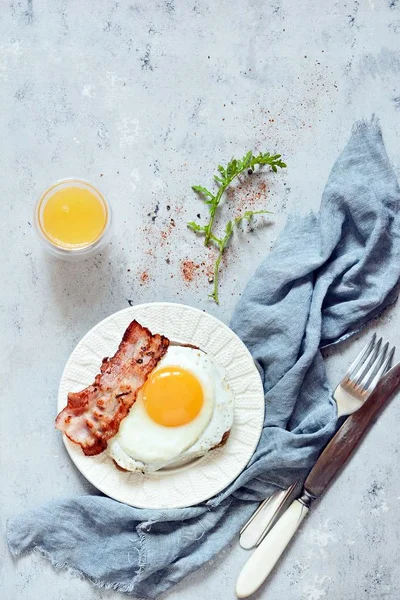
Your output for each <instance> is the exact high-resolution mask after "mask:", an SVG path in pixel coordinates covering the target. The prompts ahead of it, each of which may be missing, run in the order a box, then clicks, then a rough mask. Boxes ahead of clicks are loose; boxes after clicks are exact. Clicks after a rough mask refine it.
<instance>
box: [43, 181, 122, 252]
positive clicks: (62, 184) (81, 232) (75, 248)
mask: <svg viewBox="0 0 400 600" xmlns="http://www.w3.org/2000/svg"><path fill="white" fill-rule="evenodd" d="M35 226H36V231H37V232H38V234H39V237H40V240H41V242H42V244H43V246H44V247H45V249H46V250H47V251H48V252H50V254H52V255H53V256H57V257H59V258H65V259H67V260H74V259H79V258H87V257H89V256H92V255H93V254H96V253H97V252H99V251H100V250H102V249H103V248H104V246H105V245H106V243H107V242H108V240H109V237H110V229H111V209H110V206H109V204H108V202H107V201H106V200H105V198H104V196H103V195H102V194H101V193H100V192H99V190H97V189H96V188H95V187H94V186H93V185H92V184H91V183H88V182H87V181H84V180H83V179H62V180H60V181H57V183H55V184H53V185H52V186H50V187H49V188H48V189H47V190H46V191H45V192H44V193H43V194H42V195H41V197H40V198H39V201H38V203H37V204H36V208H35Z"/></svg>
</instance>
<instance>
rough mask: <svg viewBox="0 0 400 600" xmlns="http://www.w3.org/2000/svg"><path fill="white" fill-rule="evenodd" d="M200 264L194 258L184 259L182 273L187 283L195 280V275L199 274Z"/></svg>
mask: <svg viewBox="0 0 400 600" xmlns="http://www.w3.org/2000/svg"><path fill="white" fill-rule="evenodd" d="M199 268H200V265H196V263H194V262H193V261H192V260H183V261H182V262H181V273H182V277H183V280H184V281H185V282H186V283H190V282H191V281H193V279H194V277H195V276H196V275H197V272H198V269H199Z"/></svg>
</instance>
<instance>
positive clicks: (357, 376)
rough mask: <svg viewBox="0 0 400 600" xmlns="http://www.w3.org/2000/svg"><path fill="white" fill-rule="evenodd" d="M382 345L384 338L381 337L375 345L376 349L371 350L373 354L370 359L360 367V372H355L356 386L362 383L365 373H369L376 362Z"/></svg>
mask: <svg viewBox="0 0 400 600" xmlns="http://www.w3.org/2000/svg"><path fill="white" fill-rule="evenodd" d="M381 345H382V338H379V340H378V341H377V342H376V344H375V346H374V349H373V350H372V352H371V355H370V356H369V357H368V360H367V361H365V364H364V365H362V367H361V368H360V370H359V371H358V373H356V374H355V376H354V385H355V386H359V385H360V383H361V381H362V380H363V379H364V377H365V375H366V374H367V373H368V371H369V370H370V368H371V367H372V365H373V364H374V362H375V360H376V357H377V356H378V354H379V351H380V349H381Z"/></svg>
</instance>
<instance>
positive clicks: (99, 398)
mask: <svg viewBox="0 0 400 600" xmlns="http://www.w3.org/2000/svg"><path fill="white" fill-rule="evenodd" d="M168 346H169V340H168V339H167V338H165V337H163V336H162V335H158V334H156V335H153V334H152V333H151V332H150V331H149V330H148V329H146V328H145V327H142V325H140V323H138V322H137V321H132V323H130V325H129V326H128V328H127V330H126V331H125V333H124V336H123V338H122V341H121V343H120V345H119V347H118V350H117V352H116V353H115V354H114V356H113V357H112V358H104V359H103V362H102V365H101V367H100V373H99V374H98V375H96V377H95V380H94V383H93V384H92V385H90V386H89V387H87V388H85V389H84V390H82V391H81V392H77V393H74V392H70V393H69V394H68V404H67V406H66V407H65V408H64V409H63V410H62V411H61V412H60V413H59V415H58V416H57V418H56V427H57V429H60V430H61V431H62V432H64V433H65V435H66V436H67V437H68V438H69V439H70V440H71V441H72V442H75V443H76V444H79V445H80V446H81V448H82V450H83V452H84V454H86V455H87V456H94V455H95V454H100V453H101V452H103V450H105V449H106V447H107V441H108V440H109V439H110V438H112V437H113V436H114V435H115V434H116V433H117V432H118V429H119V425H120V423H121V421H122V419H123V418H124V417H126V415H127V414H128V412H129V409H130V408H131V406H132V405H133V404H134V402H135V401H136V396H137V393H138V391H139V390H140V388H141V387H142V386H143V384H144V383H145V381H146V379H147V377H148V376H149V375H150V373H151V372H152V370H153V369H154V368H155V367H156V365H157V363H158V362H159V360H160V359H161V358H162V357H163V356H164V354H165V353H166V351H167V349H168Z"/></svg>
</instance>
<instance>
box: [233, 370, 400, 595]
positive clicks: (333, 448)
mask: <svg viewBox="0 0 400 600" xmlns="http://www.w3.org/2000/svg"><path fill="white" fill-rule="evenodd" d="M399 386H400V363H398V364H397V365H395V366H394V367H392V368H391V369H390V371H388V373H387V374H386V375H385V377H384V378H383V379H382V381H381V382H380V383H379V384H378V385H377V387H376V389H375V391H374V392H373V393H372V394H371V396H370V397H369V398H368V400H367V401H366V402H365V403H364V404H363V406H362V407H361V408H360V409H359V410H358V411H357V412H355V413H353V414H352V415H350V416H349V417H348V418H347V419H346V421H345V422H344V423H343V425H342V426H341V427H340V429H339V430H338V432H337V433H336V435H335V436H334V437H333V438H332V440H331V441H330V442H329V444H328V445H327V446H326V448H325V450H324V451H323V452H322V454H321V455H320V457H319V459H318V460H317V462H316V463H315V465H314V467H313V469H312V470H311V471H310V473H309V475H308V477H307V479H306V481H305V483H304V487H303V491H302V493H301V495H300V497H299V498H298V499H297V500H295V501H294V502H292V504H291V505H290V507H289V508H288V510H287V511H286V512H285V513H284V514H283V516H282V517H281V518H280V519H279V521H278V522H277V523H276V524H275V526H274V527H273V528H272V529H271V530H270V532H269V533H268V535H267V536H266V538H265V539H264V540H263V541H262V542H261V544H260V545H259V546H258V548H257V549H256V550H255V551H254V552H253V554H252V555H251V557H250V558H249V560H248V561H247V563H246V564H245V565H244V567H243V569H242V570H241V572H240V574H239V577H238V580H237V583H236V595H237V597H238V598H247V596H250V595H251V594H253V593H254V592H255V591H256V590H258V588H259V587H260V586H261V584H262V583H263V582H264V581H265V579H266V578H267V577H268V575H269V574H270V572H271V571H272V569H273V568H274V566H275V565H276V563H277V562H278V560H279V558H280V556H281V555H282V553H283V551H284V550H285V548H286V546H287V545H288V544H289V542H290V540H291V539H292V537H293V536H294V534H295V533H296V531H297V529H298V528H299V526H300V524H301V522H302V521H303V519H304V518H305V517H306V516H307V514H308V512H309V510H310V507H311V504H312V502H313V501H314V500H315V499H316V498H318V497H319V496H320V495H321V494H322V493H323V492H324V490H325V489H326V488H327V487H328V485H329V484H330V483H331V481H332V479H333V478H334V477H335V475H336V474H337V473H338V472H339V471H340V470H341V469H342V467H343V465H344V464H345V463H346V462H347V460H348V459H349V458H350V456H351V454H352V453H353V452H354V450H355V448H356V447H357V445H358V444H359V442H360V440H361V439H362V437H363V436H364V434H365V433H366V432H367V430H368V428H369V426H370V425H371V423H372V421H373V420H374V418H375V417H376V415H377V414H378V412H379V410H380V409H381V408H382V407H383V405H384V404H385V402H386V401H387V400H388V399H389V398H390V397H391V396H392V395H393V394H394V393H395V392H396V391H397V389H398V388H399Z"/></svg>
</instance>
